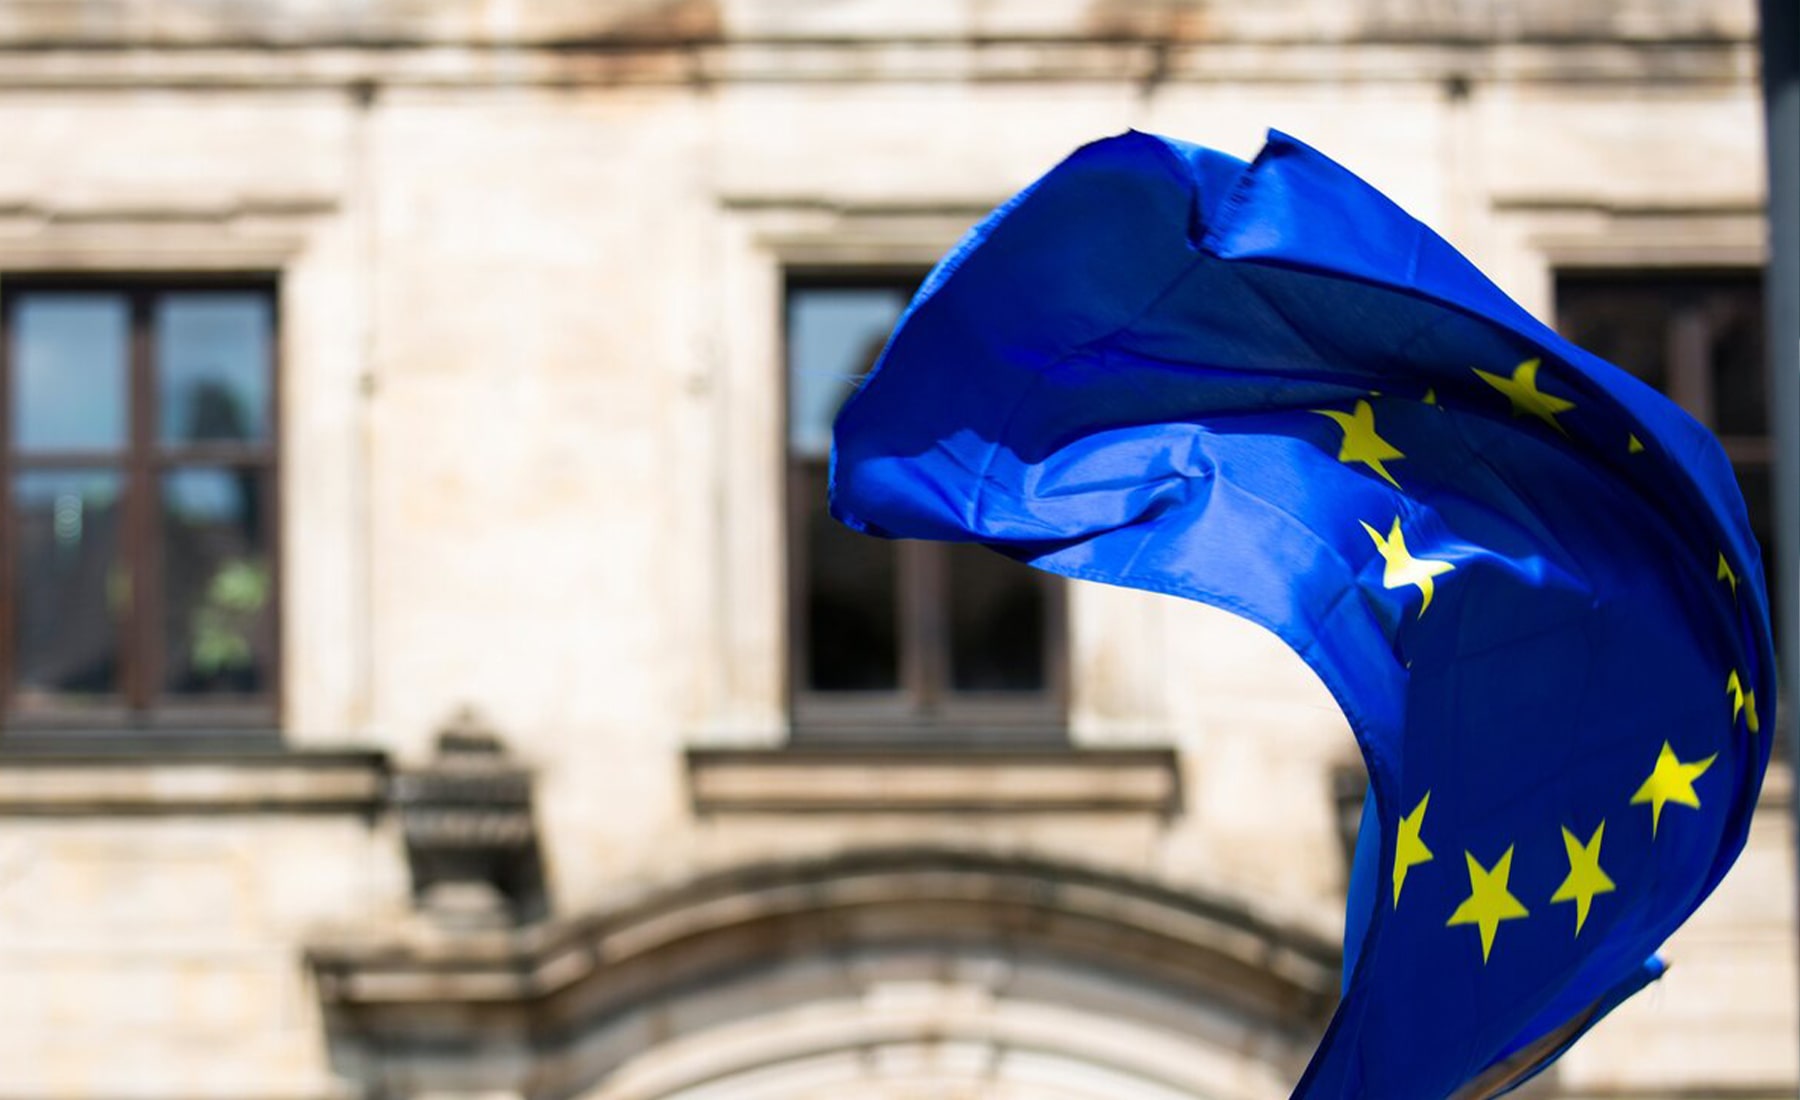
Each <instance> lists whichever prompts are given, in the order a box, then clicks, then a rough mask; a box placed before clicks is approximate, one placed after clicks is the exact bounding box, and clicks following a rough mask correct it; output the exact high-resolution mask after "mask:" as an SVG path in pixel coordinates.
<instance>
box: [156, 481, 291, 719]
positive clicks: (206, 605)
mask: <svg viewBox="0 0 1800 1100" xmlns="http://www.w3.org/2000/svg"><path fill="white" fill-rule="evenodd" d="M262 476H263V475H262V474H261V473H260V472H258V471H252V470H226V469H184V470H179V471H177V472H175V473H172V474H168V475H165V476H164V477H163V479H162V506H163V517H162V527H163V548H162V580H163V593H162V597H163V616H164V618H163V638H164V668H163V687H164V689H165V690H167V691H168V692H169V693H171V694H175V695H201V694H238V695H247V694H258V693H262V692H264V691H266V690H267V689H268V686H269V684H270V682H271V677H272V676H273V673H274V669H273V668H272V667H271V662H270V657H271V654H270V645H271V642H272V641H273V630H272V622H271V619H270V613H271V610H272V604H273V595H274V593H273V589H272V586H271V577H270V575H269V546H268V537H267V527H266V524H267V518H266V516H265V510H266V499H265V497H264V495H263V483H262Z"/></svg>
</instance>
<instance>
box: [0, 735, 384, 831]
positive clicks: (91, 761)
mask: <svg viewBox="0 0 1800 1100" xmlns="http://www.w3.org/2000/svg"><path fill="white" fill-rule="evenodd" d="M387 787H388V767H387V760H386V757H385V756H383V755H382V754H381V753H379V752H374V751H362V750H345V751H314V752H307V751H293V752H284V751H275V752H267V751H248V752H243V753H225V752H215V753H195V754H192V755H180V754H174V753H172V754H169V755H166V756H165V755H161V754H156V753H154V752H152V751H146V752H143V753H141V754H135V753H134V754H129V755H128V754H123V753H119V754H115V753H100V752H93V753H82V752H67V753H50V752H34V753H18V754H13V753H6V754H0V816H33V817H36V816H64V817H67V816H101V815H110V814H122V815H156V814H195V813H360V814H375V813H379V812H380V811H381V809H382V807H383V805H384V803H385V801H386V796H387Z"/></svg>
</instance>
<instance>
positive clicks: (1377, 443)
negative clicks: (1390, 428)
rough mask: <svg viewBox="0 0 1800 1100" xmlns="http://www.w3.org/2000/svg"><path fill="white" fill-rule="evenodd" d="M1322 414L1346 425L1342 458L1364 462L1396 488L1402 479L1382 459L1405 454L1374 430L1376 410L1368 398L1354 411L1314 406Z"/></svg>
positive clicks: (1358, 403)
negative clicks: (1388, 470)
mask: <svg viewBox="0 0 1800 1100" xmlns="http://www.w3.org/2000/svg"><path fill="white" fill-rule="evenodd" d="M1313 412H1316V413H1318V414H1319V415H1320V416H1329V417H1331V419H1333V420H1335V421H1337V426H1338V427H1340V428H1342V429H1344V445H1343V447H1341V448H1339V450H1338V461H1339V462H1361V463H1364V464H1366V465H1367V466H1368V467H1369V469H1371V470H1374V471H1375V472H1376V473H1378V474H1380V475H1381V477H1382V479H1383V480H1384V481H1386V482H1387V483H1388V484H1389V485H1392V486H1393V487H1394V488H1396V489H1398V488H1400V483H1399V482H1398V481H1395V480H1394V476H1393V475H1392V474H1390V473H1388V472H1387V467H1385V466H1383V465H1382V463H1383V462H1387V461H1389V460H1392V459H1396V458H1405V457H1406V456H1405V455H1403V454H1401V453H1400V452H1399V450H1398V449H1396V448H1395V447H1394V445H1393V444H1392V443H1389V442H1388V441H1387V440H1385V439H1383V438H1381V437H1380V436H1379V435H1376V434H1375V410H1374V408H1373V407H1371V406H1370V405H1369V403H1368V402H1367V401H1358V402H1357V403H1356V408H1355V411H1354V412H1347V413H1344V412H1338V411H1337V410H1335V409H1314V410H1313Z"/></svg>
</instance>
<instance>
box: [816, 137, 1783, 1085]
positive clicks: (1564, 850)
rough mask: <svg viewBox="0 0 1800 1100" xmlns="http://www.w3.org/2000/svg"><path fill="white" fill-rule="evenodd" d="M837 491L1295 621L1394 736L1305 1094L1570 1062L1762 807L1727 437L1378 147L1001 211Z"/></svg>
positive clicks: (1292, 627) (913, 314)
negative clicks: (1376, 160)
mask: <svg viewBox="0 0 1800 1100" xmlns="http://www.w3.org/2000/svg"><path fill="white" fill-rule="evenodd" d="M832 460H833V471H832V490H831V491H832V508H833V512H834V514H835V515H837V517H838V518H839V519H841V520H843V521H844V522H845V523H847V524H849V525H850V526H852V527H855V528H857V529H860V530H863V531H866V532H869V533H872V534H876V535H883V536H888V537H901V538H926V539H948V540H956V541H968V542H978V543H984V544H986V545H988V546H990V547H992V548H993V549H995V550H998V551H999V552H1001V553H1003V554H1006V555H1008V556H1010V557H1013V558H1016V559H1018V560H1020V561H1023V562H1027V563H1029V564H1031V565H1034V566H1037V567H1038V568H1040V569H1046V570H1050V571H1051V572H1054V573H1060V574H1063V575H1066V576H1070V577H1077V578H1082V579H1086V580H1093V581H1102V582H1105V583H1109V584H1118V585H1127V586H1130V587H1133V588H1141V589H1148V590H1151V591H1155V592H1163V593H1167V594H1169V595H1173V596H1182V597H1186V598H1188V599H1193V600H1200V601H1203V602H1205V603H1208V604H1214V605H1217V606H1219V607H1222V608H1225V609H1228V610H1230V611H1232V612H1235V613H1237V614H1238V615H1242V616H1244V617H1245V618H1248V619H1251V620H1253V621H1255V622H1257V623H1260V624H1261V625H1263V626H1264V627H1266V628H1268V629H1269V630H1271V631H1274V632H1275V633H1276V634H1277V635H1279V636H1280V637H1281V638H1282V639H1283V640H1285V641H1286V642H1287V643H1288V645H1290V646H1291V647H1292V648H1293V649H1294V650H1295V652H1297V653H1298V654H1299V655H1300V656H1301V657H1302V658H1303V659H1304V660H1305V661H1306V662H1307V663H1308V664H1309V665H1310V666H1311V667H1312V669H1313V670H1314V671H1315V672H1316V673H1317V674H1318V675H1319V677H1320V678H1321V679H1322V680H1323V681H1324V683H1325V685H1326V686H1327V688H1329V689H1330V691H1331V692H1332V694H1333V695H1334V696H1335V698H1336V700H1337V702H1338V704H1339V705H1340V706H1341V707H1342V708H1343V711H1344V714H1345V715H1346V716H1347V717H1348V719H1349V723H1350V727H1351V729H1352V730H1353V731H1354V733H1355V735H1356V739H1357V741H1358V743H1359V745H1360V747H1361V750H1362V754H1363V759H1364V761H1365V763H1366V764H1367V765H1368V771H1369V779H1370V790H1371V795H1372V797H1371V799H1370V800H1369V802H1368V805H1367V808H1366V810H1365V814H1364V827H1363V829H1362V832H1361V835H1360V838H1359V841H1358V850H1357V858H1356V870H1355V871H1354V872H1353V875H1352V887H1351V895H1350V902H1349V912H1348V919H1347V920H1346V926H1347V929H1348V930H1347V933H1346V937H1345V958H1346V977H1345V988H1344V996H1343V999H1342V1001H1341V1003H1340V1005H1339V1008H1338V1010H1337V1013H1336V1015H1335V1017H1334V1018H1333V1020H1332V1022H1331V1026H1330V1029H1329V1030H1328V1032H1327V1033H1326V1035H1325V1038H1324V1040H1323V1042H1322V1043H1321V1045H1320V1047H1319V1049H1318V1051H1317V1053H1316V1054H1315V1055H1314V1057H1313V1060H1312V1063H1311V1065H1310V1066H1309V1068H1308V1069H1307V1071H1306V1074H1305V1076H1304V1077H1303V1078H1302V1079H1301V1081H1300V1083H1299V1086H1298V1088H1297V1090H1296V1093H1295V1095H1296V1096H1306V1097H1339V1096H1344V1097H1370V1098H1377V1100H1405V1098H1409V1097H1444V1096H1448V1095H1450V1094H1451V1093H1453V1092H1455V1091H1456V1090H1458V1089H1460V1088H1466V1087H1469V1086H1470V1084H1471V1083H1472V1082H1473V1083H1474V1087H1475V1088H1476V1090H1478V1091H1487V1092H1491V1091H1493V1090H1494V1089H1495V1088H1504V1087H1506V1086H1507V1085H1509V1084H1511V1083H1516V1081H1518V1080H1520V1079H1522V1078H1523V1077H1525V1076H1528V1075H1529V1074H1530V1073H1532V1072H1535V1070H1536V1069H1538V1068H1541V1067H1542V1066H1543V1065H1544V1064H1546V1063H1547V1062H1548V1061H1549V1060H1550V1059H1551V1058H1554V1057H1555V1056H1556V1055H1557V1054H1559V1053H1560V1052H1561V1051H1562V1049H1564V1048H1565V1047H1566V1046H1567V1044H1568V1043H1570V1042H1572V1041H1574V1038H1575V1037H1576V1036H1577V1035H1578V1034H1579V1033H1580V1032H1581V1031H1582V1030H1584V1029H1585V1028H1586V1027H1587V1026H1588V1025H1590V1024H1591V1023H1593V1022H1594V1021H1595V1020H1597V1019H1598V1018H1599V1017H1600V1016H1602V1015H1604V1014H1605V1013H1606V1012H1607V1011H1609V1010H1610V1009H1611V1008H1612V1007H1613V1006H1614V1005H1616V1004H1617V1003H1619V1002H1620V1001H1621V1000H1623V999H1624V998H1625V997H1627V996H1629V995H1631V993H1633V992H1635V991H1636V990H1637V989H1639V988H1641V987H1642V985H1643V984H1645V983H1646V982H1647V981H1649V980H1650V979H1651V978H1653V977H1655V976H1656V975H1657V974H1658V973H1660V970H1661V965H1660V963H1658V962H1657V961H1656V959H1655V952H1656V950H1657V948H1658V947H1659V946H1660V945H1661V944H1662V943H1663V941H1664V940H1665V939H1666V938H1667V937H1668V936H1669V934H1670V933H1671V932H1673V931H1674V930H1675V928H1676V927H1677V926H1679V925H1680V924H1681V922H1682V921H1683V920H1684V919H1686V918H1687V916H1688V915H1689V914H1690V913H1692V912H1693V911H1694V909H1695V907H1696V906H1698V905H1699V904H1700V902H1701V901H1702V900H1703V899H1704V898H1705V897H1706V896H1707V894H1708V893H1709V892H1711V890H1712V889H1713V888H1714V887H1715V886H1716V885H1717V884H1718V882H1719V880H1720V878H1721V877H1722V876H1723V875H1724V874H1725V872H1726V870H1727V868H1729V867H1730V865H1731V863H1732V860H1733V859H1734V858H1735V857H1736V855H1737V853H1738V851H1739V850H1740V849H1741V847H1742V846H1743V843H1744V837H1745V833H1746V830H1747V828H1748V826H1749V821H1750V814H1751V810H1752V808H1753V806H1754V805H1755V802H1756V796H1757V791H1758V788H1759V787H1760V785H1761V782H1762V776H1763V770H1764V767H1765V765H1766V763H1767V761H1768V757H1769V744H1770V741H1771V739H1772V734H1771V731H1770V730H1769V729H1766V728H1765V727H1768V726H1770V725H1772V723H1771V721H1770V719H1771V718H1772V716H1773V714H1774V700H1773V685H1774V674H1773V669H1774V662H1773V655H1772V652H1771V644H1770V634H1769V612H1768V603H1767V597H1766V596H1765V594H1764V587H1763V579H1762V570H1761V566H1760V561H1759V557H1758V554H1757V548H1756V545H1755V542H1754V540H1753V538H1752V536H1751V534H1750V529H1749V525H1748V522H1747V520H1746V518H1745V513H1744V505H1743V500H1742V498H1741V496H1740V495H1739V492H1738V489H1737V487H1736V483H1735V481H1734V480H1733V477H1732V472H1731V468H1730V466H1729V464H1728V463H1727V461H1726V459H1725V456H1724V454H1723V452H1722V450H1721V449H1720V447H1719V445H1718V443H1717V442H1716V441H1715V440H1714V439H1713V438H1712V437H1711V436H1710V435H1709V434H1708V433H1707V432H1706V431H1705V430H1704V429H1703V428H1701V427H1700V426H1699V425H1697V424H1696V423H1695V422H1694V421H1692V420H1691V419H1689V418H1688V417H1687V416H1686V415H1685V414H1683V413H1682V412H1681V411H1680V410H1678V409H1677V408H1676V407H1675V406H1673V405H1672V404H1670V403H1669V402H1668V401H1667V400H1665V399H1664V398H1662V397H1661V396H1659V395H1658V394H1656V393H1655V392H1653V391H1652V390H1650V389H1649V388H1647V387H1646V386H1644V385H1642V384H1641V383H1639V382H1637V381H1635V380H1634V379H1632V378H1631V377H1629V376H1628V375H1626V374H1625V373H1624V372H1622V371H1620V370H1618V369H1617V368H1615V367H1613V366H1611V365H1609V364H1607V363H1605V362H1603V361H1601V360H1600V359H1598V358H1596V357H1595V356H1593V355H1590V354H1588V353H1587V352H1584V351H1582V350H1581V349H1580V348H1577V347H1575V346H1573V345H1571V344H1569V343H1568V342H1567V341H1565V340H1563V339H1561V338H1560V337H1558V336H1557V335H1556V334H1555V333H1554V332H1553V331H1551V330H1550V329H1549V328H1547V327H1545V326H1544V325H1543V324H1541V323H1539V322H1538V321H1536V320H1534V319H1533V318H1532V317H1531V316H1530V315H1529V314H1527V313H1526V312H1525V311H1524V310H1523V309H1521V308H1520V307H1519V306H1518V305H1516V304H1515V303H1514V302H1512V301H1511V300H1510V299H1508V298H1507V297H1506V296H1505V295H1504V294H1502V293H1501V292H1500V291H1499V290H1498V289H1497V288H1496V287H1494V285H1493V284H1492V283H1490V282H1489V281H1488V280H1487V279H1486V278H1485V277H1483V276H1482V275H1481V273H1480V272H1479V271H1477V270H1476V269H1475V268H1474V266H1473V265H1471V264H1470V263H1469V262H1468V261H1467V260H1465V259H1464V258H1463V257H1462V256H1461V255H1460V254H1458V253H1457V252H1456V251H1455V250H1454V249H1452V248H1451V247H1450V246H1449V245H1447V244H1446V243H1445V242H1444V241H1443V240H1441V239H1440V238H1438V237H1437V236H1435V235H1434V234H1433V233H1432V232H1431V231H1430V230H1429V229H1427V228H1425V227H1424V226H1423V225H1422V224H1420V223H1419V222H1417V221H1415V220H1414V219H1413V218H1411V217H1410V216H1408V215H1407V214H1406V213H1405V212H1403V211H1402V210H1400V209H1399V208H1398V207H1397V206H1395V205H1394V204H1393V203H1392V202H1390V201H1389V200H1388V199H1387V198H1385V197H1384V196H1383V195H1381V194H1380V193H1379V192H1378V191H1376V190H1375V189H1374V188H1372V187H1370V186H1369V185H1368V184H1366V183H1364V182H1363V181H1362V180H1360V179H1358V178H1357V177H1356V176H1354V175H1352V174H1351V173H1350V172H1349V171H1347V170H1345V169H1344V168H1342V167H1340V166H1339V165H1337V164H1335V163H1333V162H1332V161H1330V160H1328V159H1327V158H1325V157H1324V156H1322V155H1320V154H1319V153H1317V152H1315V151H1313V150H1312V149H1310V148H1308V147H1306V146H1305V145H1303V144H1301V143H1300V142H1298V141H1295V140H1293V139H1292V138H1289V137H1286V136H1283V135H1281V134H1272V135H1271V136H1270V140H1269V142H1268V144H1267V145H1266V146H1265V147H1264V149H1263V150H1262V152H1261V153H1260V154H1259V155H1258V156H1257V158H1256V159H1255V161H1254V162H1253V163H1250V164H1248V165H1246V164H1245V163H1244V162H1242V161H1239V160H1236V159H1234V158H1231V157H1229V156H1226V155H1224V154H1221V153H1218V152H1215V151H1212V150H1209V149H1204V148H1200V147H1197V146H1194V145H1189V144H1186V143H1183V142H1179V141H1174V140H1170V139H1167V138H1163V137H1158V136H1154V135H1150V134H1142V133H1129V134H1125V135H1122V136H1119V137H1116V138H1111V139H1108V140H1104V141H1100V142H1096V143H1094V144H1092V145H1088V146H1086V147H1084V148H1082V149H1080V150H1078V151H1077V152H1076V153H1074V154H1073V155H1072V156H1070V157H1069V159H1067V160H1066V161H1064V162H1063V163H1062V164H1060V165H1058V166H1057V167H1056V168H1054V169H1053V170H1051V171H1050V172H1049V173H1048V174H1047V175H1045V176H1044V177H1043V178H1042V179H1040V180H1038V181H1037V182H1036V183H1035V184H1033V185H1031V186H1030V187H1028V188H1027V189H1026V190H1024V191H1023V192H1021V193H1020V194H1019V195H1017V196H1015V197H1014V198H1013V199H1011V200H1010V201H1008V202H1007V203H1006V204H1004V205H1003V206H1001V207H1000V208H999V209H998V210H996V211H995V212H994V213H993V214H991V215H990V216H989V217H988V218H987V219H986V220H985V221H983V222H982V223H981V224H980V225H978V226H977V227H976V228H975V229H973V230H972V231H971V232H970V233H969V235H968V236H967V237H966V238H965V239H964V240H963V242H962V243H961V244H959V245H958V246H957V247H956V249H955V250H953V251H952V252H951V253H950V254H949V255H948V256H947V257H946V258H945V259H944V260H943V261H942V262H941V263H940V264H939V265H938V267H937V269H936V270H935V271H934V272H933V273H932V274H931V276H930V277H929V278H928V279H927V281H926V283H925V285H924V287H923V288H922V289H921V290H920V291H919V293H918V296H917V297H916V298H915V299H914V301H913V303H912V305H911V306H910V307H909V309H908V311H907V313H906V315H905V316H904V317H903V318H902V320H901V322H900V324H899V326H898V328H897V329H896V330H895V332H894V334H893V336H892V338H891V339H890V341H889V343H888V346H887V349H886V351H885V352H884V353H883V357H882V359H881V361H880V363H879V364H878V366H877V367H876V370H875V372H874V373H873V374H872V375H871V376H870V377H869V379H868V380H867V382H866V383H865V385H864V386H863V388H862V389H861V390H860V391H859V392H857V393H856V394H855V395H854V396H853V397H852V398H851V399H850V401H849V402H848V403H847V404H846V406H845V407H844V409H843V411H842V413H841V414H840V415H839V418H838V421H837V425H836V437H835V445H834V450H833V456H832Z"/></svg>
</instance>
